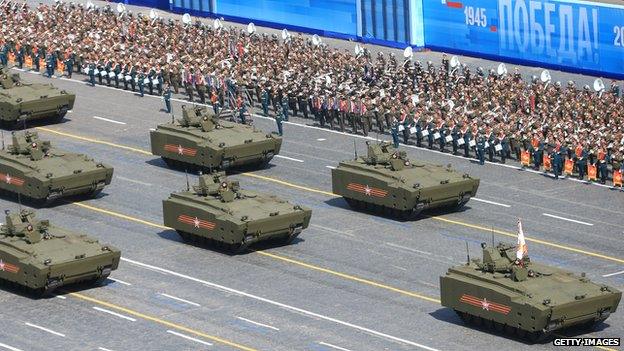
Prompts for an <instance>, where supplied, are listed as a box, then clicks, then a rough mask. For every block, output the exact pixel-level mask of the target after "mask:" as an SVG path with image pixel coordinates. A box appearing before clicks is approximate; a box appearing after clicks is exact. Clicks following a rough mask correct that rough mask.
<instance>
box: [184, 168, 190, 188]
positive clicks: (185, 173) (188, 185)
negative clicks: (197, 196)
mask: <svg viewBox="0 0 624 351" xmlns="http://www.w3.org/2000/svg"><path fill="white" fill-rule="evenodd" d="M184 176H185V177H186V191H189V190H191V185H190V184H189V179H188V172H187V170H186V168H184Z"/></svg>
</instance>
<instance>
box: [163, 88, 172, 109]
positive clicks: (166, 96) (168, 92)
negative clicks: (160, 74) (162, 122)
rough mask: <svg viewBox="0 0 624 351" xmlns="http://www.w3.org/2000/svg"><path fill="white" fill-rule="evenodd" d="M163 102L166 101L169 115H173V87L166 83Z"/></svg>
mask: <svg viewBox="0 0 624 351" xmlns="http://www.w3.org/2000/svg"><path fill="white" fill-rule="evenodd" d="M163 100H164V101H165V109H166V110H167V113H171V87H170V86H169V84H167V83H165V89H164V92H163Z"/></svg>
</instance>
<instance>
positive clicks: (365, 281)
mask: <svg viewBox="0 0 624 351" xmlns="http://www.w3.org/2000/svg"><path fill="white" fill-rule="evenodd" d="M72 204H73V205H76V206H78V207H82V208H85V209H88V210H91V211H95V212H99V213H104V214H107V215H109V216H113V217H117V218H122V219H125V220H128V221H132V222H136V223H140V224H143V225H147V226H150V227H155V228H159V229H173V228H170V227H167V226H164V225H160V224H158V223H154V222H150V221H146V220H142V219H139V218H135V217H132V216H128V215H125V214H122V213H119V212H114V211H110V210H105V209H103V208H99V207H95V206H91V205H85V204H82V203H79V202H72ZM254 252H256V253H258V254H260V255H263V256H266V257H270V258H273V259H276V260H280V261H283V262H288V263H292V264H295V265H297V266H301V267H305V268H308V269H312V270H315V271H318V272H323V273H327V274H331V275H335V276H337V277H341V278H344V279H347V280H351V281H355V282H359V283H363V284H366V285H370V286H374V287H377V288H382V289H385V290H389V291H393V292H396V293H399V294H402V295H407V296H411V297H416V298H419V299H422V300H426V301H429V302H435V303H440V300H438V299H435V298H432V297H428V296H425V295H420V294H417V293H415V292H411V291H407V290H403V289H399V288H395V287H392V286H389V285H386V284H382V283H378V282H375V281H372V280H369V279H364V278H360V277H356V276H353V275H350V274H346V273H341V272H337V271H334V270H331V269H328V268H323V267H319V266H315V265H313V264H309V263H305V262H302V261H297V260H295V259H292V258H289V257H284V256H281V255H276V254H273V253H268V252H263V251H254Z"/></svg>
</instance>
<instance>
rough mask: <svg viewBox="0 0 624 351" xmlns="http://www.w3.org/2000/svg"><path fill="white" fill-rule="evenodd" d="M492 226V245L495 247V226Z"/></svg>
mask: <svg viewBox="0 0 624 351" xmlns="http://www.w3.org/2000/svg"><path fill="white" fill-rule="evenodd" d="M491 228H492V247H494V246H495V245H494V227H491Z"/></svg>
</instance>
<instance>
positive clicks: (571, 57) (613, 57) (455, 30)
mask: <svg viewBox="0 0 624 351" xmlns="http://www.w3.org/2000/svg"><path fill="white" fill-rule="evenodd" d="M423 14H424V24H425V25H424V29H425V46H429V47H432V48H435V49H446V50H451V51H456V52H463V53H467V54H469V55H476V56H483V57H489V58H493V59H496V58H497V57H498V58H500V59H501V60H507V61H513V62H519V63H523V62H527V63H537V64H541V65H544V66H546V67H554V68H559V69H563V70H567V71H575V72H584V73H591V74H598V75H605V76H610V77H618V78H622V77H624V6H618V5H610V4H598V3H593V2H586V1H563V0H562V1H558V0H552V1H543V0H534V1H530V0H496V1H483V0H457V1H449V0H423Z"/></svg>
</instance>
